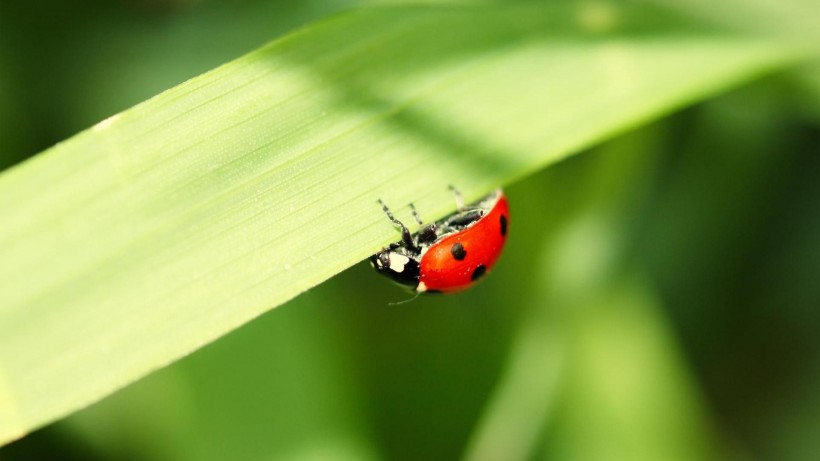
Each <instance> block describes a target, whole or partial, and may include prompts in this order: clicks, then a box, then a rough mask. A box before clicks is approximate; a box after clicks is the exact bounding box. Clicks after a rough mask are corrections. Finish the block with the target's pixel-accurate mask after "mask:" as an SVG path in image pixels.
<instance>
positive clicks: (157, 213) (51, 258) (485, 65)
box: [0, 3, 797, 442]
mask: <svg viewBox="0 0 820 461" xmlns="http://www.w3.org/2000/svg"><path fill="white" fill-rule="evenodd" d="M579 5H580V6H579ZM579 5H567V6H561V7H540V6H539V7H506V6H486V7H479V8H466V7H465V8H446V9H442V8H431V7H410V8H377V9H372V10H366V11H362V12H358V13H353V14H348V15H343V16H339V17H337V18H335V19H333V20H330V21H326V22H323V23H320V24H317V25H314V26H311V27H309V28H306V29H304V30H302V31H300V32H298V33H295V34H292V35H290V36H288V37H286V38H285V39H283V40H280V41H278V42H275V43H273V44H271V45H268V46H266V47H263V48H262V49H260V50H258V51H256V52H254V53H252V54H250V55H247V56H245V57H242V58H240V59H238V60H236V61H234V62H232V63H229V64H227V65H225V66H223V67H220V68H218V69H216V70H214V71H212V72H209V73H207V74H205V75H203V76H201V77H198V78H195V79H193V80H191V81H189V82H187V83H185V84H183V85H180V86H178V87H176V88H174V89H172V90H169V91H167V92H165V93H163V94H161V95H159V96H157V97H155V98H153V99H151V100H149V101H147V102H145V103H143V104H141V105H139V106H136V107H134V108H132V109H130V110H128V111H125V112H123V113H121V114H118V115H116V116H114V117H112V118H110V119H108V120H105V121H103V122H101V123H100V124H98V125H96V126H95V127H93V128H91V129H90V130H88V131H86V132H83V133H80V134H79V135H77V136H75V137H73V138H71V139H70V140H68V141H66V142H64V143H62V144H60V145H58V146H56V147H54V148H52V149H50V150H49V151H47V152H44V153H42V154H41V155H39V156H37V157H36V158H34V159H32V160H30V161H28V162H25V163H24V164H22V165H19V166H17V167H15V168H12V169H11V170H9V171H7V172H5V173H4V174H2V176H0V442H4V441H8V440H11V439H13V438H16V437H19V436H21V435H22V434H24V433H26V432H28V431H30V430H31V429H33V428H36V427H39V426H41V425H43V424H45V423H47V422H49V421H52V420H54V419H56V418H59V417H61V416H63V415H66V414H68V413H70V412H72V411H74V410H76V409H78V408H81V407H83V406H85V405H88V404H89V403H91V402H94V401H96V400H99V399H100V398H102V397H104V396H106V395H108V394H109V393H111V392H113V391H115V390H116V389H119V388H121V387H122V386H124V385H126V384H128V383H130V382H133V381H134V380H136V379H138V378H139V377H141V376H144V375H145V374H147V373H149V372H150V371H152V370H155V369H157V368H159V367H161V366H164V365H166V364H168V363H170V362H172V361H174V360H176V359H178V358H180V357H182V356H184V355H185V354H188V353H190V352H191V351H193V350H196V349H197V348H198V347H200V346H202V345H204V344H206V343H208V342H210V341H212V340H214V339H215V338H217V337H219V336H220V335H222V334H224V333H226V332H228V331H230V330H231V329H234V328H236V327H238V326H239V325H241V324H243V323H245V322H247V321H249V320H250V319H252V318H254V317H256V316H258V315H259V314H261V313H262V312H264V311H266V310H268V309H270V308H272V307H274V306H277V305H280V304H282V303H284V302H286V301H287V300H289V299H291V298H293V297H294V296H296V295H298V294H299V293H301V292H303V291H305V290H307V289H309V288H310V287H312V286H315V285H317V284H319V283H321V282H322V281H323V280H326V279H327V278H329V277H331V276H333V275H334V274H336V273H338V272H340V271H342V270H344V269H345V268H347V267H349V266H351V265H352V264H354V263H356V262H357V261H360V260H361V259H362V258H364V257H366V256H367V255H368V254H370V253H372V252H373V251H374V250H376V249H378V247H379V246H380V245H382V244H386V243H387V242H389V241H391V240H394V239H395V238H396V233H395V230H394V229H393V228H392V227H391V225H390V223H389V222H388V221H387V220H386V219H384V216H383V215H382V213H381V211H380V209H379V207H378V206H377V205H376V199H377V198H379V197H381V198H383V199H384V200H385V201H386V202H387V203H389V204H391V205H392V206H393V207H394V208H396V210H397V211H398V214H399V216H400V217H401V218H406V217H407V209H406V207H404V205H405V204H407V203H408V202H410V201H414V202H415V203H416V204H417V206H418V208H419V210H420V211H421V213H422V215H423V216H424V217H426V218H427V219H433V218H436V217H439V216H441V215H443V214H444V213H446V212H447V211H449V210H450V209H452V208H454V204H453V203H452V201H451V198H450V196H449V192H448V191H447V189H446V186H447V185H448V184H455V185H457V186H459V187H460V188H461V189H462V190H463V191H464V192H465V194H466V195H467V197H468V198H475V197H477V196H479V195H481V194H483V193H485V192H486V191H488V190H489V189H490V188H492V187H495V186H496V185H499V184H504V183H506V182H509V181H512V180H514V179H515V178H518V177H521V176H523V175H526V174H527V173H530V172H532V171H535V170H537V169H540V168H543V167H544V166H546V165H548V164H549V163H552V162H555V161H557V160H559V159H561V158H563V157H564V156H566V155H568V154H570V153H572V152H575V151H577V150H578V149H581V148H583V147H585V146H588V145H590V144H592V143H594V142H596V141H598V140H601V139H603V138H605V137H609V136H612V135H614V134H616V133H618V132H621V131H623V130H625V129H628V128H630V127H632V126H635V125H637V124H639V123H641V122H644V121H646V120H649V119H651V118H653V117H657V116H659V115H661V114H663V113H666V112H669V111H671V110H673V109H675V108H677V107H680V106H682V105H685V104H688V103H691V102H693V101H696V100H698V99H702V98H704V97H706V96H708V95H710V94H713V93H715V92H716V91H718V90H721V89H724V88H727V87H730V86H732V85H735V84H738V83H740V82H743V81H746V80H748V79H751V78H753V77H755V76H757V75H760V74H761V73H763V72H766V71H770V70H772V69H776V68H778V67H780V66H783V65H785V64H787V63H789V62H791V61H793V60H794V58H795V56H796V55H797V53H795V52H793V51H792V50H791V49H790V48H789V47H786V46H783V45H782V44H780V43H777V42H774V41H769V40H765V41H764V40H762V39H755V38H753V37H752V36H750V35H748V34H740V33H737V34H735V33H731V32H729V31H722V30H714V29H710V28H708V27H705V26H701V25H698V24H694V23H687V22H685V21H683V20H681V19H679V18H676V17H674V16H667V15H665V14H664V12H663V10H660V9H652V10H645V9H630V10H627V9H624V10H618V9H606V8H605V9H603V10H601V9H597V8H592V9H589V8H588V7H585V6H584V5H587V4H586V3H582V4H579ZM403 207H404V208H403ZM380 282H381V281H380Z"/></svg>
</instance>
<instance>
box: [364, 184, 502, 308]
mask: <svg viewBox="0 0 820 461" xmlns="http://www.w3.org/2000/svg"><path fill="white" fill-rule="evenodd" d="M452 190H453V193H454V194H455V195H456V202H457V203H458V211H456V212H455V213H453V214H451V215H450V216H447V217H446V218H444V219H442V220H440V221H436V222H435V223H433V224H429V225H427V226H424V225H423V223H422V221H421V218H420V217H419V215H418V212H417V211H416V208H415V207H414V206H413V204H412V203H411V204H410V209H411V210H412V213H413V218H414V219H415V220H416V222H417V223H418V224H419V225H420V226H422V227H421V229H420V230H419V231H418V232H416V233H415V234H411V233H410V231H409V230H408V229H407V226H405V225H404V224H403V223H402V222H401V221H399V220H398V219H396V218H395V217H394V216H393V213H391V212H390V210H389V209H388V208H387V205H385V204H384V202H382V201H381V200H379V204H381V206H382V210H383V211H384V213H385V214H386V215H387V218H388V219H390V221H391V222H392V223H393V225H395V226H396V227H397V228H398V229H399V230H401V240H400V241H398V242H396V243H393V244H390V245H389V246H388V247H387V248H383V249H382V250H381V251H380V252H378V253H376V254H374V255H373V256H371V257H370V264H371V265H372V266H373V268H374V269H376V272H378V273H380V274H383V275H385V276H387V277H390V278H391V279H392V280H393V281H394V282H397V283H399V284H401V285H404V286H407V287H408V288H410V289H411V290H413V291H416V292H417V293H454V292H456V291H460V290H463V289H465V288H467V287H469V286H471V285H472V284H473V283H475V282H476V281H477V280H479V279H480V278H481V277H483V276H484V275H485V274H487V272H488V271H489V270H490V269H492V267H493V265H494V264H495V261H496V260H497V259H498V256H499V255H500V254H501V250H502V249H503V248H504V243H505V242H506V241H507V229H508V227H509V215H510V212H509V206H508V204H507V198H506V197H505V196H504V192H502V191H501V189H497V190H495V191H494V192H493V193H491V194H490V195H488V196H486V197H484V198H483V199H481V200H479V201H478V202H476V203H474V204H471V205H468V206H464V204H463V200H462V198H461V195H460V194H459V193H458V191H456V190H455V189H452Z"/></svg>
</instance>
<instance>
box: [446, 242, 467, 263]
mask: <svg viewBox="0 0 820 461" xmlns="http://www.w3.org/2000/svg"><path fill="white" fill-rule="evenodd" d="M450 254H452V255H453V257H454V258H456V260H458V261H461V260H463V259H464V258H465V257H467V251H466V250H464V246H463V245H461V243H455V244H453V246H451V247H450Z"/></svg>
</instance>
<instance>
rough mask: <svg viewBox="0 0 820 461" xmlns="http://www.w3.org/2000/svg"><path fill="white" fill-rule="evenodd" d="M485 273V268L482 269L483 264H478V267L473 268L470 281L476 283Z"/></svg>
mask: <svg viewBox="0 0 820 461" xmlns="http://www.w3.org/2000/svg"><path fill="white" fill-rule="evenodd" d="M486 272H487V268H486V267H484V264H479V265H478V267H476V268H475V270H474V271H473V275H471V276H470V280H472V281H476V280H478V279H480V278H481V276H482V275H484V274H485V273H486Z"/></svg>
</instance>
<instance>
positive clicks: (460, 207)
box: [447, 185, 464, 211]
mask: <svg viewBox="0 0 820 461" xmlns="http://www.w3.org/2000/svg"><path fill="white" fill-rule="evenodd" d="M447 187H448V188H449V189H450V191H452V192H453V195H455V196H456V206H457V207H458V211H461V210H463V209H464V197H463V196H462V195H461V192H459V191H458V189H456V186H453V185H449V186H447Z"/></svg>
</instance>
